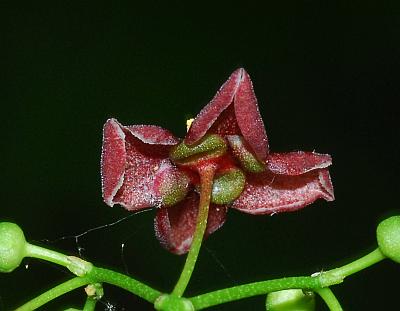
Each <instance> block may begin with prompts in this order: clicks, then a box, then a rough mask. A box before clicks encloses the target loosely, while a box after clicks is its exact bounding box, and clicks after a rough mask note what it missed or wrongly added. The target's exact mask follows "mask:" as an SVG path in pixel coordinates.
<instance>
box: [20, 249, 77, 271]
mask: <svg viewBox="0 0 400 311" xmlns="http://www.w3.org/2000/svg"><path fill="white" fill-rule="evenodd" d="M26 254H27V256H29V257H33V258H38V259H42V260H46V261H50V262H54V263H56V264H58V265H60V266H64V267H67V266H69V265H70V264H71V262H70V260H68V256H66V255H64V254H61V253H59V252H56V251H52V250H50V249H47V248H44V247H40V246H37V245H33V244H29V243H27V245H26Z"/></svg>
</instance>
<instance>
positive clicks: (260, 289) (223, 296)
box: [189, 276, 321, 310]
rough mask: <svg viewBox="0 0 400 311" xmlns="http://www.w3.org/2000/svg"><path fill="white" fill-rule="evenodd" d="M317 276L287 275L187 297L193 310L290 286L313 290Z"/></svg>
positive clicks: (316, 282)
mask: <svg viewBox="0 0 400 311" xmlns="http://www.w3.org/2000/svg"><path fill="white" fill-rule="evenodd" d="M320 286H321V285H320V283H319V278H314V277H311V276H300V277H289V278H281V279H275V280H268V281H262V282H255V283H249V284H244V285H238V286H234V287H230V288H225V289H220V290H217V291H214V292H210V293H207V294H202V295H199V296H196V297H192V298H189V300H190V301H191V302H192V304H193V306H194V308H195V310H201V309H204V308H208V307H211V306H215V305H219V304H222V303H226V302H230V301H235V300H239V299H243V298H248V297H252V296H257V295H265V294H268V293H271V292H276V291H280V290H284V289H290V288H301V289H307V290H312V291H314V290H315V289H318V288H320Z"/></svg>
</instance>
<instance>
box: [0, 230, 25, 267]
mask: <svg viewBox="0 0 400 311" xmlns="http://www.w3.org/2000/svg"><path fill="white" fill-rule="evenodd" d="M26 244H27V243H26V240H25V237H24V233H23V232H22V230H21V228H20V227H19V226H17V225H16V224H13V223H11V222H1V223H0V272H11V271H13V270H14V269H15V268H17V267H18V266H19V265H20V264H21V261H22V259H23V258H24V257H25V255H26V251H25V247H26Z"/></svg>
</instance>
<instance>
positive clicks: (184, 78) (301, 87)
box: [0, 1, 400, 310]
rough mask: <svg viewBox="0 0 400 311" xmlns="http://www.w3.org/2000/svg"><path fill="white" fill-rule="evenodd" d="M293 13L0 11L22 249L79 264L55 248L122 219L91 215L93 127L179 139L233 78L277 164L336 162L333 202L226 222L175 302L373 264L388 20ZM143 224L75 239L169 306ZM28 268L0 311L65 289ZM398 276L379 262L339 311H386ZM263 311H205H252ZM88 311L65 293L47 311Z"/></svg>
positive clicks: (391, 145)
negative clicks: (283, 158) (251, 103)
mask: <svg viewBox="0 0 400 311" xmlns="http://www.w3.org/2000/svg"><path fill="white" fill-rule="evenodd" d="M296 3H297V4H296V5H294V4H290V3H286V4H282V6H281V7H277V6H268V5H267V6H264V7H260V6H258V5H251V4H249V3H247V2H246V4H244V3H241V4H240V5H234V4H233V3H229V6H228V3H225V4H224V5H222V4H221V5H220V7H216V4H212V5H209V6H207V5H204V6H201V5H200V3H197V4H196V5H197V6H193V7H186V8H184V7H174V6H173V5H172V4H168V5H164V6H161V5H160V4H154V5H153V4H148V5H146V7H144V6H138V5H131V6H125V5H122V4H110V3H109V4H108V5H107V6H102V5H100V4H96V5H93V6H92V5H89V4H80V5H76V6H72V5H71V4H62V5H61V4H60V5H59V4H50V5H46V6H45V5H42V6H36V5H30V6H26V5H20V6H18V5H14V6H13V7H11V6H7V5H5V4H1V6H2V7H1V12H2V15H3V16H2V18H1V22H0V23H1V30H0V31H1V37H0V40H1V43H0V45H1V53H2V56H1V60H0V61H1V69H0V71H1V75H0V77H2V78H1V80H2V82H1V86H0V87H1V90H0V101H1V103H2V105H1V107H2V108H1V125H0V126H1V129H0V130H1V155H0V156H1V161H0V163H1V188H0V189H1V198H2V200H1V205H0V219H2V220H8V221H14V222H16V223H18V224H19V225H20V226H21V227H22V228H23V229H24V231H25V233H26V236H27V238H28V239H29V240H30V241H36V242H38V243H41V244H43V245H46V246H48V247H51V248H54V249H58V250H62V251H64V252H66V253H68V254H77V253H78V251H77V245H76V244H75V239H73V238H69V239H68V238H67V239H63V240H58V238H60V237H63V236H70V235H76V234H79V233H81V232H84V231H86V230H88V229H90V228H93V227H96V226H100V225H104V224H107V223H112V222H114V221H116V220H118V219H120V218H122V217H125V216H127V215H128V214H129V213H128V212H126V211H124V210H123V209H122V208H120V207H118V206H116V207H115V208H112V209H111V208H109V207H107V206H106V205H105V204H104V203H103V202H102V199H101V189H100V175H99V161H100V150H101V131H102V126H103V123H104V122H105V120H106V119H107V118H109V117H116V118H118V119H119V120H120V121H121V122H122V123H124V124H156V125H160V126H163V127H165V128H168V129H170V130H171V131H172V132H173V133H175V134H176V135H177V136H181V137H182V136H184V134H185V120H186V118H187V117H189V116H195V115H196V114H197V112H198V111H199V110H200V109H201V108H202V107H203V105H205V104H206V103H207V102H208V101H209V100H210V99H211V98H212V96H213V95H214V93H215V92H216V90H217V89H218V88H219V86H220V85H221V84H222V82H224V81H225V80H226V78H227V77H228V76H229V74H230V73H231V72H232V71H233V70H234V69H236V68H237V67H239V66H243V67H245V68H246V70H247V71H248V72H249V73H250V75H251V77H252V80H253V83H254V87H255V91H256V94H257V97H258V100H259V105H260V109H261V113H262V115H263V118H264V122H265V125H266V128H267V133H268V136H269V139H270V146H271V149H272V150H273V151H290V150H314V149H315V150H316V151H318V152H322V153H330V154H331V155H332V156H333V159H334V165H333V167H332V168H331V175H332V179H333V183H334V186H335V194H336V201H335V202H332V203H327V202H325V201H317V202H316V203H315V204H313V205H312V206H310V207H308V208H306V209H304V210H302V211H300V212H297V213H293V214H282V215H276V216H272V217H269V216H258V217H256V216H251V215H246V214H242V213H239V212H237V211H234V210H231V211H230V213H229V215H228V216H229V217H228V220H227V222H226V224H225V225H224V227H223V228H222V229H220V230H219V231H218V232H217V233H215V234H214V235H212V236H211V237H210V238H209V239H208V240H207V242H206V243H205V244H204V246H205V247H204V249H203V251H202V253H201V255H200V258H199V262H198V265H197V267H196V270H195V272H194V275H193V278H192V281H191V283H190V285H189V288H188V290H187V294H188V295H189V296H191V295H195V294H198V293H202V292H205V291H211V290H214V289H219V288H222V287H226V286H231V285H233V284H242V283H245V282H250V281H257V280H265V279H268V278H274V277H281V276H291V275H309V274H311V273H313V272H316V271H320V270H326V269H329V268H332V267H336V266H338V265H340V264H342V263H344V262H347V261H348V260H351V259H354V258H356V257H357V256H360V255H362V254H365V253H366V252H367V251H368V250H372V249H373V248H374V247H375V243H376V242H375V236H374V234H375V227H376V225H377V223H378V222H379V221H380V220H381V219H382V218H383V217H385V216H388V215H391V214H395V213H398V208H399V205H398V196H399V190H400V189H399V183H398V176H399V173H400V172H399V171H400V170H399V156H400V152H399V149H400V148H399V146H400V144H399V124H398V121H399V115H398V112H397V111H395V108H397V106H398V105H399V99H400V91H399V89H400V88H399V82H400V75H399V72H400V56H399V55H400V39H399V38H400V36H399V33H400V10H399V6H397V7H394V6H391V5H389V4H388V3H385V4H381V5H380V6H379V7H378V6H373V5H371V6H369V5H367V4H366V3H364V2H363V3H362V5H361V6H360V5H356V4H355V3H354V4H353V5H352V6H348V5H340V4H338V2H336V4H335V5H324V6H322V5H320V4H318V3H319V2H317V1H302V2H296ZM153 217H154V211H153V210H151V211H149V212H146V213H142V214H138V215H134V216H133V217H130V218H128V219H127V220H125V221H123V222H121V223H119V224H118V225H115V226H112V227H108V228H106V229H103V230H98V231H94V232H91V233H89V234H87V235H85V236H83V237H82V238H80V239H79V245H80V246H81V247H82V248H84V250H83V251H82V254H83V256H84V258H86V259H88V260H90V261H93V262H95V263H96V264H98V265H101V266H105V267H111V268H113V269H116V270H118V271H122V272H124V271H125V272H126V271H128V272H129V273H130V274H131V275H133V276H135V277H137V278H138V279H140V280H142V281H145V282H146V283H148V284H150V285H152V286H154V287H156V288H158V289H160V290H163V291H169V290H171V289H172V287H173V285H174V283H175V281H176V280H177V277H178V275H179V272H180V269H181V267H182V265H183V262H184V257H178V256H175V255H172V254H169V253H168V252H166V251H165V250H164V249H162V248H161V247H160V246H159V244H158V241H157V240H156V239H155V237H154V233H153ZM46 240H49V241H47V242H46ZM121 243H125V248H124V252H123V256H121ZM24 264H27V265H28V269H25V268H24V267H21V268H19V269H17V270H15V271H14V272H13V273H11V274H3V275H0V310H3V309H4V310H10V309H13V308H14V307H16V306H17V305H18V304H21V303H22V302H24V301H26V300H28V299H29V298H32V297H33V296H35V295H38V294H39V293H41V292H42V291H44V290H45V289H48V288H49V287H51V286H53V285H55V284H57V283H59V282H61V281H64V280H66V279H68V278H70V274H69V273H66V272H65V270H64V269H59V268H58V267H55V266H54V265H49V264H46V263H42V262H39V261H36V260H26V261H24ZM399 278H400V266H399V265H396V264H394V263H392V262H389V261H385V262H384V263H382V264H379V265H377V266H374V267H372V268H370V269H368V270H367V271H363V272H361V273H359V274H356V275H354V276H352V277H349V278H348V279H346V281H345V282H344V284H342V285H339V286H336V287H334V288H333V290H334V292H335V293H336V294H337V296H338V297H339V298H340V300H341V302H342V304H343V306H344V308H345V309H346V310H377V309H379V310H383V309H390V308H392V309H393V307H390V306H391V304H394V302H396V301H398V285H396V287H395V286H391V284H390V283H391V282H393V283H394V282H396V281H397V280H398V279H399ZM397 284H398V283H397ZM105 292H106V295H105V298H104V299H103V302H104V304H106V303H107V302H109V303H111V304H113V305H114V306H115V307H116V309H115V310H151V309H152V306H151V305H150V304H148V303H147V302H143V301H142V300H140V299H137V298H136V297H135V296H132V295H129V294H127V293H126V292H124V291H122V290H119V289H116V288H113V287H109V286H106V288H105ZM264 300H265V297H256V298H252V299H247V300H243V301H241V302H237V303H231V304H226V305H224V306H218V307H216V308H214V309H212V310H253V309H254V310H263V309H264V307H263V305H264ZM83 301H84V294H83V293H82V292H81V291H75V292H74V293H72V294H69V295H67V296H65V297H64V298H61V299H58V300H56V301H55V302H54V303H52V304H49V305H47V306H46V307H44V308H43V309H44V310H62V307H67V306H74V307H82V304H83ZM324 308H325V307H324V306H322V304H321V306H320V309H321V310H324ZM103 309H105V305H99V310H103ZM210 310H211V309H210Z"/></svg>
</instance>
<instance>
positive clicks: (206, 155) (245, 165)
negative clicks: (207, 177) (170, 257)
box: [101, 69, 334, 254]
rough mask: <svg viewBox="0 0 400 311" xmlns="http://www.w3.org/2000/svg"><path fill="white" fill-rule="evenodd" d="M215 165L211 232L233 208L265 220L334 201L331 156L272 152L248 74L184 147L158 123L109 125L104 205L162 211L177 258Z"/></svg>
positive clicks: (163, 230) (214, 103) (209, 110)
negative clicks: (203, 179) (203, 170)
mask: <svg viewBox="0 0 400 311" xmlns="http://www.w3.org/2000/svg"><path fill="white" fill-rule="evenodd" d="M204 163H213V165H214V164H215V165H216V172H215V178H214V184H213V192H212V203H211V205H210V210H209V216H208V224H207V229H206V235H209V234H211V233H212V232H214V231H215V230H217V229H218V228H219V227H221V226H222V225H223V223H224V222H225V218H226V213H227V208H228V207H231V208H235V209H238V210H240V211H242V212H246V213H250V214H255V215H260V214H274V213H281V212H289V211H294V210H297V209H300V208H302V207H304V206H306V205H308V204H310V203H312V202H314V201H315V200H316V199H318V198H323V199H325V200H327V201H332V200H334V195H333V186H332V183H331V180H330V176H329V171H328V169H327V167H328V166H330V165H331V163H332V161H331V157H330V156H329V155H327V154H318V153H315V152H303V151H297V152H289V153H270V152H269V147H268V139H267V135H266V133H265V128H264V124H263V121H262V119H261V115H260V112H259V110H258V105H257V99H256V97H255V94H254V91H253V87H252V83H251V80H250V77H249V75H248V74H247V72H246V71H245V70H244V69H238V70H236V71H235V72H233V73H232V75H231V76H230V77H229V79H228V80H227V81H226V82H225V84H224V85H223V86H222V87H221V89H220V90H219V91H218V92H217V94H216V95H215V97H214V98H213V99H212V100H211V102H210V103H209V104H208V105H206V106H205V107H204V108H203V109H202V110H201V111H200V113H199V114H198V116H197V117H196V118H195V119H194V121H193V123H192V125H191V127H190V129H189V131H188V133H187V135H186V137H185V139H184V141H183V142H180V140H179V139H177V138H175V137H174V136H173V135H172V134H171V133H170V132H169V131H167V130H164V129H162V128H160V127H157V126H149V125H136V126H124V125H121V124H120V123H119V122H118V121H117V120H115V119H109V120H108V121H107V122H106V124H105V125H104V132H103V151H102V160H101V172H102V190H103V198H104V201H105V202H106V203H107V204H108V205H110V206H113V205H114V204H120V205H122V206H124V207H125V208H126V209H127V210H130V211H137V210H140V209H145V208H150V207H157V208H158V209H157V215H156V218H155V225H154V227H155V232H156V236H157V238H158V239H159V241H160V242H161V243H162V245H163V246H164V247H165V248H167V249H168V250H170V251H171V252H173V253H176V254H183V253H186V252H187V251H188V250H189V247H190V245H191V242H192V236H193V232H194V229H195V226H196V217H197V211H198V203H199V194H198V187H199V177H198V172H197V169H198V168H199V167H200V166H201V165H203V164H204Z"/></svg>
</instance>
